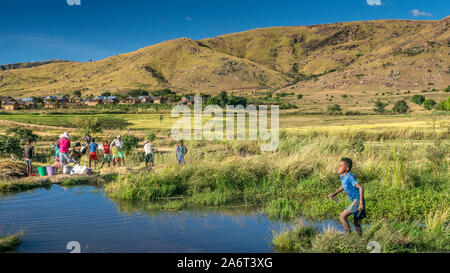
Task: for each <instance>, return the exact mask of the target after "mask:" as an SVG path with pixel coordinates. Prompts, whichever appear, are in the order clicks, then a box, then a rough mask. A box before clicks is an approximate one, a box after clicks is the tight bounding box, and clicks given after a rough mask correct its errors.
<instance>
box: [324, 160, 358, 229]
mask: <svg viewBox="0 0 450 273" xmlns="http://www.w3.org/2000/svg"><path fill="white" fill-rule="evenodd" d="M352 164H353V163H352V160H351V159H350V158H342V159H341V161H340V162H339V167H338V172H339V174H340V178H341V182H342V186H340V187H339V189H338V190H337V191H336V192H335V193H332V194H330V195H328V198H334V196H336V195H337V194H338V193H340V192H341V191H345V193H346V194H347V197H348V199H349V200H350V205H349V206H348V207H347V208H346V209H345V210H344V211H343V212H342V213H341V215H340V216H339V219H340V220H341V222H342V225H343V226H344V229H345V231H346V232H347V234H350V233H351V229H350V225H349V224H348V221H347V217H348V216H349V215H350V214H353V221H354V224H355V228H356V232H357V233H358V235H362V228H361V220H362V219H364V218H366V204H365V200H364V188H363V187H362V186H361V185H360V184H359V183H358V181H357V180H356V178H355V176H354V175H353V174H352V173H351V172H350V171H351V169H352Z"/></svg>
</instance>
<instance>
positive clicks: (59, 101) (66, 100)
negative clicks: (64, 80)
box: [56, 96, 70, 105]
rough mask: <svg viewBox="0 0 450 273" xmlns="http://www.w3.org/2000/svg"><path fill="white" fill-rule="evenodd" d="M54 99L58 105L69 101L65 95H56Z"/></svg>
mask: <svg viewBox="0 0 450 273" xmlns="http://www.w3.org/2000/svg"><path fill="white" fill-rule="evenodd" d="M56 101H57V102H58V103H59V104H60V105H64V104H68V103H69V102H70V100H69V98H68V97H66V96H58V97H56Z"/></svg>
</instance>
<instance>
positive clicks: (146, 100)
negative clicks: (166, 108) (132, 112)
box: [138, 96, 153, 103]
mask: <svg viewBox="0 0 450 273" xmlns="http://www.w3.org/2000/svg"><path fill="white" fill-rule="evenodd" d="M138 100H139V101H140V102H141V103H153V97H150V96H140V97H138Z"/></svg>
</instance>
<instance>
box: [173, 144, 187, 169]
mask: <svg viewBox="0 0 450 273" xmlns="http://www.w3.org/2000/svg"><path fill="white" fill-rule="evenodd" d="M187 152H188V149H187V148H186V146H184V145H183V140H180V142H179V144H178V146H177V150H176V156H177V162H178V164H185V162H184V156H185V155H186V154H187Z"/></svg>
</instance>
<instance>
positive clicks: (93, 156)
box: [89, 138, 98, 169]
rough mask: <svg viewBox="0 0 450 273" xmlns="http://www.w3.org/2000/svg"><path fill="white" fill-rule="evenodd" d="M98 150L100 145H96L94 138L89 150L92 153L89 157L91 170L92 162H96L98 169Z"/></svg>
mask: <svg viewBox="0 0 450 273" xmlns="http://www.w3.org/2000/svg"><path fill="white" fill-rule="evenodd" d="M97 148H98V144H97V143H95V138H92V140H91V143H89V150H90V151H91V153H90V157H89V168H91V162H92V161H94V169H96V168H97V160H98V158H97Z"/></svg>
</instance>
